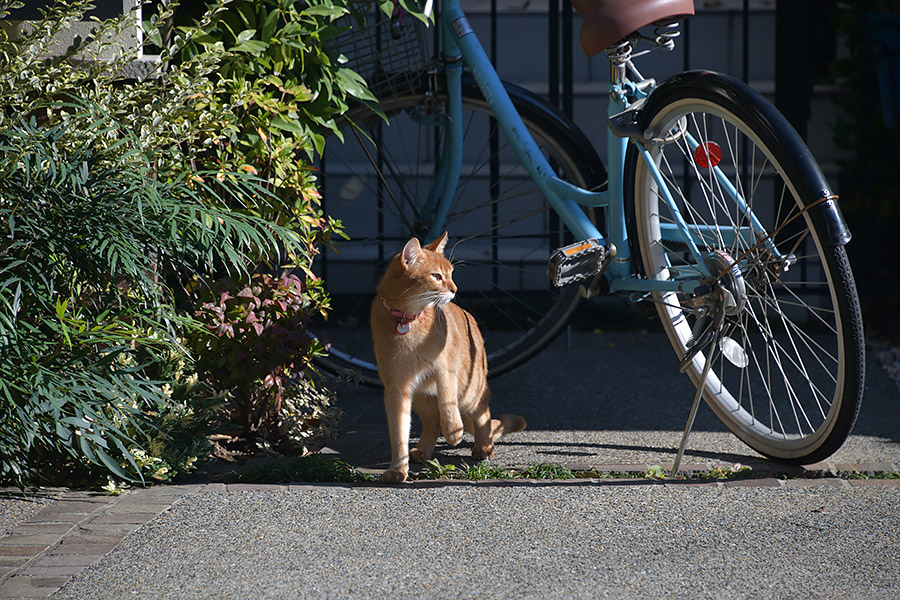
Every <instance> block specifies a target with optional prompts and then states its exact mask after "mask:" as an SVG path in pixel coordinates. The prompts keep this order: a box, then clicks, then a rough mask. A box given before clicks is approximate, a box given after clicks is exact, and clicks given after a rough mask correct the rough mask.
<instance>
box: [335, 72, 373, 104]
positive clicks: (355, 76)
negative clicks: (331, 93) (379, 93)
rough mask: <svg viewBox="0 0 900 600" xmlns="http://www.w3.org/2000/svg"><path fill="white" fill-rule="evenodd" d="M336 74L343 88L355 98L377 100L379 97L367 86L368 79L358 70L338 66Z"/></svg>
mask: <svg viewBox="0 0 900 600" xmlns="http://www.w3.org/2000/svg"><path fill="white" fill-rule="evenodd" d="M335 76H336V78H337V81H338V85H339V86H340V87H341V89H343V90H344V91H345V92H347V93H348V94H350V95H351V96H353V97H354V98H359V99H360V100H372V101H377V98H375V96H373V95H372V92H370V91H369V88H368V87H367V86H366V80H365V79H363V77H362V75H360V74H359V73H357V72H356V71H353V70H351V69H348V68H346V67H338V68H337V69H335Z"/></svg>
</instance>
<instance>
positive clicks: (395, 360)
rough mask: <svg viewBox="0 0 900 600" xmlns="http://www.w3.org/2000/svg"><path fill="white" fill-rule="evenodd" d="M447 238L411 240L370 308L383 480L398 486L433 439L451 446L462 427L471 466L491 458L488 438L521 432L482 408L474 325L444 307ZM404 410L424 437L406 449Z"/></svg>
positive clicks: (480, 348)
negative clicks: (383, 443) (380, 403)
mask: <svg viewBox="0 0 900 600" xmlns="http://www.w3.org/2000/svg"><path fill="white" fill-rule="evenodd" d="M446 244H447V234H446V233H444V235H442V236H441V237H440V238H439V239H437V240H435V241H434V242H432V243H430V244H428V245H427V246H425V247H424V248H423V247H422V246H421V245H420V244H419V240H417V239H415V238H413V239H411V240H409V242H407V243H406V246H404V248H403V251H402V252H400V254H398V255H397V256H395V257H394V260H393V261H392V262H391V264H390V266H389V267H388V269H387V272H385V274H384V276H383V277H382V278H381V281H379V282H378V287H377V292H378V295H377V296H376V297H375V300H374V301H373V302H372V314H371V323H372V338H373V339H374V341H375V357H376V359H377V361H378V373H379V375H380V376H381V380H382V381H383V382H384V405H385V409H386V411H387V417H388V429H389V430H390V434H391V468H390V469H389V470H388V471H386V472H385V473H384V475H383V477H382V478H383V479H384V480H385V481H404V480H405V479H406V476H407V474H408V472H409V460H410V458H412V460H414V461H418V462H422V461H426V460H428V459H430V458H431V455H432V452H433V451H434V445H435V443H436V442H437V439H438V436H439V435H441V433H443V435H444V439H446V440H447V443H449V444H450V445H451V446H455V445H456V444H458V443H459V442H460V440H462V435H463V429H465V430H466V431H468V432H469V433H471V434H472V435H474V436H475V446H474V447H473V448H472V456H473V458H475V459H476V460H482V459H486V458H490V457H491V456H493V455H494V441H493V440H494V439H495V438H498V437H500V436H502V435H504V434H507V433H513V432H515V431H521V430H523V429H525V419H523V418H522V417H520V416H518V415H502V416H501V417H500V419H491V411H490V409H489V408H488V400H489V399H490V391H489V390H488V386H487V359H486V355H485V352H484V340H483V339H482V338H481V332H480V331H479V330H478V326H477V325H476V324H475V319H474V318H473V317H472V315H470V314H469V313H467V312H466V311H464V310H463V309H461V308H460V307H458V306H457V305H455V304H452V303H451V302H450V301H451V300H453V297H454V296H455V295H456V285H455V284H454V283H453V277H452V275H453V265H451V264H450V261H448V260H447V259H446V258H444V246H445V245H446ZM410 409H415V411H416V414H417V415H419V418H420V419H421V421H422V437H421V438H420V439H419V444H418V446H416V448H414V449H413V450H410V449H409V428H410V418H411V417H410Z"/></svg>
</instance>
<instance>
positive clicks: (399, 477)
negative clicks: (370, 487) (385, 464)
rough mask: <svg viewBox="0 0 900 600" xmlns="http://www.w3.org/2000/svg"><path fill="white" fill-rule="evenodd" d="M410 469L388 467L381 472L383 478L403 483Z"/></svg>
mask: <svg viewBox="0 0 900 600" xmlns="http://www.w3.org/2000/svg"><path fill="white" fill-rule="evenodd" d="M408 472H409V469H388V470H387V471H385V472H384V473H382V474H381V480H382V481H384V482H387V483H402V482H404V481H406V474H407V473H408Z"/></svg>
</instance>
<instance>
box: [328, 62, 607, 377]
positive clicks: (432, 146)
mask: <svg viewBox="0 0 900 600" xmlns="http://www.w3.org/2000/svg"><path fill="white" fill-rule="evenodd" d="M507 89H508V91H509V92H510V95H511V96H512V98H513V101H514V103H515V105H516V108H517V109H518V110H519V112H520V114H521V116H522V118H523V121H524V122H525V125H526V127H527V128H528V130H529V132H530V133H531V135H532V136H534V138H535V140H536V141H537V143H538V145H539V147H540V148H541V149H542V151H543V152H545V154H546V156H547V157H548V158H549V160H550V162H551V164H553V165H554V166H555V167H556V168H557V169H558V171H559V174H560V176H561V177H562V178H564V179H566V180H568V181H571V182H573V183H576V184H578V185H580V186H583V187H587V188H591V187H597V186H598V185H599V184H601V183H604V182H605V181H606V173H605V170H604V168H603V165H602V163H601V162H600V159H599V158H598V157H597V155H596V152H595V151H594V150H593V148H592V147H591V145H590V142H589V141H588V140H587V139H586V138H585V137H584V136H583V135H582V134H581V133H580V132H579V131H578V130H577V129H576V128H575V127H574V125H571V123H570V122H569V121H568V120H567V119H565V117H563V116H561V115H560V114H559V113H558V112H557V111H555V110H554V109H552V108H550V107H549V106H548V105H546V104H545V103H544V102H543V101H541V100H540V99H539V98H537V97H535V96H534V95H532V94H530V93H528V92H526V91H525V90H522V89H521V88H517V87H515V86H510V85H508V86H507ZM445 104H446V96H445V95H444V94H443V93H426V91H425V90H422V91H421V92H419V93H409V94H406V95H401V96H399V97H391V98H386V99H383V100H382V101H381V103H380V108H381V110H382V111H384V113H385V115H387V117H388V119H389V123H384V121H383V120H382V119H381V118H379V117H378V116H377V115H375V114H374V113H372V112H371V111H369V110H368V109H366V108H363V107H360V108H357V109H354V110H352V111H350V112H349V113H348V114H347V115H346V119H345V121H344V126H343V127H342V133H343V138H344V140H343V143H341V142H340V141H339V140H338V139H337V138H335V137H332V138H330V139H329V140H328V143H327V145H326V152H325V156H324V159H323V161H322V167H323V173H324V175H323V183H324V193H323V197H324V207H325V210H326V212H327V213H328V214H329V215H331V216H333V217H335V218H337V219H340V220H341V221H342V223H343V225H344V227H345V231H346V233H347V234H348V236H349V238H350V239H349V241H341V242H339V243H338V244H337V248H336V251H334V252H332V251H325V253H324V254H323V255H322V256H321V257H320V258H319V260H318V261H317V264H316V266H315V268H316V269H317V270H318V272H319V274H320V275H321V276H322V277H323V279H324V281H325V285H326V288H327V289H328V292H329V294H330V296H331V298H332V310H331V314H330V316H329V318H328V320H327V322H324V323H318V324H314V326H313V330H314V333H315V335H317V336H318V337H319V338H320V339H322V340H323V341H325V342H326V344H328V346H329V348H330V352H329V356H328V358H326V359H324V360H323V361H322V363H321V364H322V366H323V367H324V368H325V369H326V370H329V371H331V372H334V373H338V374H343V375H349V376H351V377H353V378H357V379H359V380H361V381H362V382H363V383H366V384H370V385H380V380H379V379H378V373H377V367H376V365H375V359H374V352H373V350H372V341H371V337H370V333H369V326H368V312H369V306H370V304H371V302H372V298H373V296H374V292H375V284H376V283H377V281H378V279H379V277H380V276H381V274H382V273H383V272H384V270H385V269H386V267H387V264H388V263H389V262H390V260H391V259H392V258H393V257H394V255H395V254H396V253H397V252H399V250H400V249H401V248H402V247H403V244H404V243H405V242H406V241H407V240H408V239H409V238H410V237H413V236H416V237H419V238H421V237H423V236H424V235H425V233H426V232H427V231H428V229H429V227H430V225H431V221H430V217H429V215H428V214H427V211H426V210H425V208H424V205H425V203H426V200H427V198H428V192H429V190H430V188H431V185H432V181H433V178H434V175H435V171H436V157H438V156H439V151H440V147H441V142H442V134H443V124H444V121H445V119H446V111H445ZM351 123H352V124H353V126H351ZM354 126H355V127H354ZM463 130H464V136H465V137H464V143H465V145H464V159H463V169H462V173H461V177H460V181H459V184H458V186H457V190H456V195H455V197H454V199H453V203H452V206H451V208H450V213H449V215H448V217H447V219H446V222H445V223H444V228H445V229H446V230H448V231H449V233H450V243H449V245H448V247H447V250H446V251H445V252H446V254H447V255H448V256H449V257H450V259H451V260H452V261H453V262H454V263H455V264H456V269H455V270H454V280H455V281H456V284H457V287H458V288H459V294H458V295H457V299H456V300H455V302H457V303H458V304H459V305H460V306H462V307H463V308H465V309H466V310H468V311H469V312H471V313H472V314H473V315H474V316H475V318H476V319H477V320H478V322H479V324H480V326H481V328H482V329H483V333H484V338H485V346H486V348H487V353H488V370H489V375H490V376H495V375H499V374H501V373H504V372H506V371H508V370H510V369H512V368H514V367H516V366H518V365H520V364H521V363H522V362H524V361H525V360H527V359H528V358H530V357H532V356H534V355H535V354H536V353H537V352H538V351H540V350H541V349H542V348H543V347H544V346H545V345H546V344H548V343H549V342H550V341H551V340H552V339H553V337H554V336H555V335H556V334H557V333H558V332H559V330H560V329H561V328H562V327H563V326H564V325H565V324H566V322H567V321H568V318H569V316H570V315H571V314H572V312H573V310H574V309H575V307H576V306H577V304H578V302H579V300H580V296H579V294H578V290H577V286H568V287H566V288H563V289H561V290H559V289H556V288H553V287H552V286H551V285H550V282H549V280H548V278H547V260H548V258H549V255H550V252H552V251H553V250H555V249H556V248H558V247H560V246H562V245H564V244H565V243H567V242H569V241H571V239H570V236H569V234H568V233H567V231H566V230H565V228H564V226H563V224H562V223H561V222H560V221H559V219H558V218H557V216H556V215H555V213H554V212H553V211H552V210H550V207H549V205H548V204H547V202H546V201H545V200H544V198H543V196H542V194H541V193H540V192H539V190H538V189H537V187H536V186H535V185H534V183H533V182H532V180H531V179H530V178H529V176H528V173H527V172H526V171H525V169H524V168H523V167H522V166H521V164H520V163H519V162H518V159H517V158H516V157H515V154H514V152H513V150H512V149H511V148H509V146H508V143H507V141H506V139H505V138H504V137H503V134H502V133H501V132H500V131H499V128H498V127H497V126H496V124H495V123H494V122H493V121H492V119H491V114H490V109H489V107H488V105H487V103H486V102H485V101H484V99H483V98H482V96H481V93H480V91H478V89H477V87H476V86H475V84H474V81H473V80H472V79H471V78H469V77H465V78H464V84H463ZM492 134H493V135H492ZM492 138H493V139H492Z"/></svg>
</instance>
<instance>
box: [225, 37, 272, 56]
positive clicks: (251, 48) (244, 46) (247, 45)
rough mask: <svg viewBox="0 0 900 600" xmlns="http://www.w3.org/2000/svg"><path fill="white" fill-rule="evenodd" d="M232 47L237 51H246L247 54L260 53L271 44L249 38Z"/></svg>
mask: <svg viewBox="0 0 900 600" xmlns="http://www.w3.org/2000/svg"><path fill="white" fill-rule="evenodd" d="M231 49H232V50H234V51H235V52H246V53H247V54H254V55H258V54H262V53H263V52H265V51H266V50H268V49H269V44H267V43H265V42H261V41H259V40H247V41H245V42H241V43H240V44H238V45H237V46H234V47H233V48H231Z"/></svg>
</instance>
